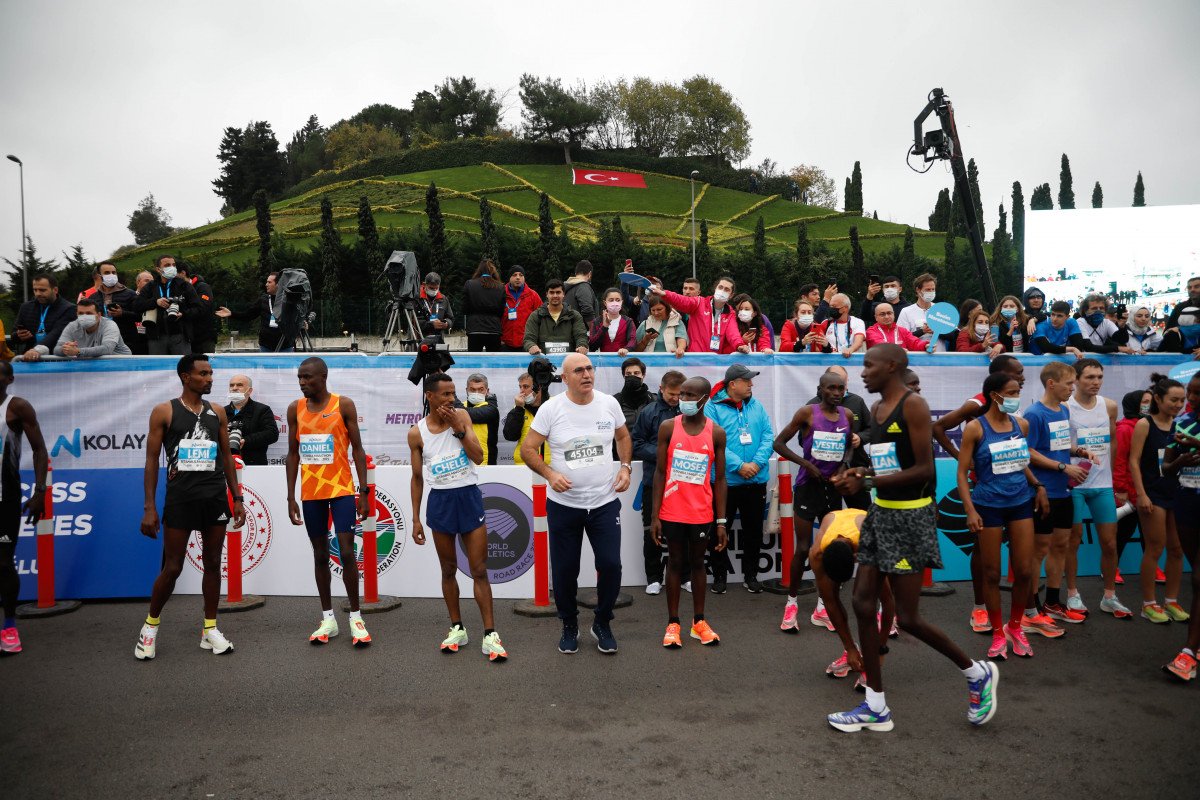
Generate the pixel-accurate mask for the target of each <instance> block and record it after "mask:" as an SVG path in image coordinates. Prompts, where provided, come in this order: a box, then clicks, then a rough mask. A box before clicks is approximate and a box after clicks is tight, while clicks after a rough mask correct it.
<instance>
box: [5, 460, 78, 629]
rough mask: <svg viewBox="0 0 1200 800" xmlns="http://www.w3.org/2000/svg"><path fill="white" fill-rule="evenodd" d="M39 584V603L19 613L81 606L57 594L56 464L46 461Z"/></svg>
mask: <svg viewBox="0 0 1200 800" xmlns="http://www.w3.org/2000/svg"><path fill="white" fill-rule="evenodd" d="M36 533H37V587H38V592H37V594H38V597H37V602H36V603H27V604H26V605H23V606H20V607H19V608H17V616H18V617H22V618H26V619H27V618H30V617H52V616H55V615H57V614H66V613H67V612H69V611H75V610H77V609H78V608H79V606H80V602H79V601H78V600H56V599H55V597H54V594H55V591H54V468H53V467H52V466H50V462H49V459H47V461H46V500H45V509H44V511H43V512H42V518H41V519H39V520H38V521H37V527H36Z"/></svg>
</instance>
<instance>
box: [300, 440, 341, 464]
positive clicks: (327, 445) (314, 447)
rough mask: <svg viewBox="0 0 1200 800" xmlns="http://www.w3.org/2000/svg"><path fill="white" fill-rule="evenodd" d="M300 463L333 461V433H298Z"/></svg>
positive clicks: (328, 462)
mask: <svg viewBox="0 0 1200 800" xmlns="http://www.w3.org/2000/svg"><path fill="white" fill-rule="evenodd" d="M300 463H301V464H332V463H333V434H332V433H302V434H300Z"/></svg>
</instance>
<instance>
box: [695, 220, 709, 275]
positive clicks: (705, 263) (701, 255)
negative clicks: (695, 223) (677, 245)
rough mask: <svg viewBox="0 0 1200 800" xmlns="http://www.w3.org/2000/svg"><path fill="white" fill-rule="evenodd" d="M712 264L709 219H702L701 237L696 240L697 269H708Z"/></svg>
mask: <svg viewBox="0 0 1200 800" xmlns="http://www.w3.org/2000/svg"><path fill="white" fill-rule="evenodd" d="M711 264H712V250H711V249H710V248H709V246H708V220H707V219H702V220H700V238H699V239H698V240H697V242H696V271H697V274H699V271H700V270H701V269H708V268H709V266H710V265H711Z"/></svg>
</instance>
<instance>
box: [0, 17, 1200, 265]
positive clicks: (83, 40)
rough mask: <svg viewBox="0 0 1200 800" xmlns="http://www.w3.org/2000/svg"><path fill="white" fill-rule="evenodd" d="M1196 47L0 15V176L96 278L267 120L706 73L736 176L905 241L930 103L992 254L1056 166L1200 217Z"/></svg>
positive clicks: (1084, 39)
mask: <svg viewBox="0 0 1200 800" xmlns="http://www.w3.org/2000/svg"><path fill="white" fill-rule="evenodd" d="M588 8H591V9H598V8H599V9H602V10H595V11H594V13H584V10H585V9H588ZM951 12H952V13H951ZM1198 40H1200V3H1197V2H1195V0H1180V1H1179V2H1152V3H1144V2H1142V3H1133V2H1098V1H1097V0H1091V1H1090V2H1057V1H1056V2H1053V3H1048V2H1045V1H1044V0H1040V1H1039V2H1021V1H1019V0H1016V1H1015V0H1006V2H1002V3H987V4H984V3H976V2H971V3H963V2H959V3H950V4H947V3H926V4H921V3H896V2H879V3H874V2H872V3H827V2H821V3H809V2H778V3H766V2H751V1H750V0H740V1H739V2H709V1H708V0H693V2H689V3H648V2H645V0H640V2H623V1H617V2H609V3H605V4H602V5H601V6H599V7H597V6H595V4H593V5H591V6H588V5H587V4H582V5H580V4H576V5H574V6H564V5H563V4H559V3H554V4H551V3H545V4H536V5H535V4H533V3H519V2H512V3H494V2H490V3H461V2H454V1H453V0H443V1H442V2H435V3H401V2H388V3H382V2H345V3H330V2H312V1H311V0H299V1H298V0H289V2H286V3H285V2H249V1H248V0H240V1H239V2H228V1H227V0H208V1H207V2H203V3H198V2H193V3H162V2H153V3H151V2H129V1H128V0H121V2H117V3H95V2H32V0H27V1H25V2H17V1H16V0H0V70H2V72H0V76H2V78H3V79H2V80H0V154H8V153H14V154H16V155H17V156H19V157H20V158H21V159H22V160H23V161H24V162H25V173H26V174H25V179H26V180H25V200H26V216H27V226H28V230H29V233H30V235H31V236H32V237H33V239H34V242H35V244H36V245H37V247H38V249H39V253H40V254H41V255H42V256H43V257H47V256H59V255H60V254H61V252H62V251H63V250H65V249H67V248H68V247H70V246H71V245H73V244H75V243H82V244H83V246H84V248H85V250H86V251H87V253H88V254H89V255H90V256H92V257H93V258H98V257H101V256H105V255H108V254H109V253H110V252H111V251H112V250H113V249H114V248H116V247H118V246H120V245H122V244H126V243H129V242H131V241H132V236H131V234H130V233H129V232H128V231H127V230H126V227H125V226H126V224H127V223H128V216H129V214H130V212H131V211H132V210H133V209H134V207H135V206H136V205H137V203H138V201H139V200H140V199H141V198H142V197H143V196H145V194H146V193H147V192H148V191H152V192H154V195H155V197H156V198H157V199H158V200H159V202H160V203H161V205H162V206H163V207H164V208H165V209H166V210H167V211H168V212H169V213H170V214H171V216H172V217H173V218H174V224H175V225H184V226H189V227H190V226H195V225H199V224H203V223H205V222H207V221H211V220H215V219H217V218H218V217H219V214H218V209H219V208H220V206H221V201H220V199H219V198H218V197H217V196H216V195H215V194H213V192H212V185H211V183H210V181H211V180H212V179H213V178H214V177H216V174H217V160H216V152H217V145H218V143H219V141H220V138H221V131H222V129H223V128H224V127H225V126H228V125H236V126H241V125H244V124H245V123H246V122H247V121H248V120H252V119H254V120H259V119H264V120H268V121H270V122H271V124H272V126H273V127H274V129H275V132H276V134H277V136H278V137H279V139H280V142H281V144H283V143H286V142H287V141H288V140H289V139H290V138H291V135H292V132H293V131H294V130H295V129H296V128H298V127H299V126H300V125H302V124H303V123H304V120H305V119H306V118H307V117H308V116H309V114H313V113H315V114H317V115H318V116H319V117H320V119H321V121H322V122H323V123H325V124H332V123H334V122H336V121H337V120H339V119H342V118H344V117H347V116H350V115H352V114H354V113H355V112H357V111H358V110H359V109H361V108H362V107H364V106H366V105H369V104H371V103H378V102H385V103H391V104H393V105H396V106H402V107H408V105H409V104H410V102H411V100H412V97H413V95H414V94H416V93H417V92H418V91H420V90H422V89H427V88H431V87H432V86H434V85H435V84H437V83H439V82H440V81H441V80H442V79H443V78H445V77H446V76H447V75H469V76H473V77H474V78H476V80H477V81H479V82H480V83H481V84H484V85H486V86H491V87H494V88H495V89H496V90H497V91H498V92H500V93H508V111H507V114H506V121H507V122H508V123H510V124H516V123H518V122H519V103H518V101H517V92H516V85H517V81H518V79H519V77H520V75H521V73H523V72H532V73H536V74H541V75H552V76H557V77H561V78H563V79H564V81H566V82H568V83H573V82H575V81H576V80H578V79H584V80H587V81H595V80H597V79H610V80H611V79H616V78H619V77H622V76H625V77H633V76H636V75H646V76H650V77H652V78H655V79H659V80H670V81H681V80H683V79H684V78H686V77H688V76H691V75H693V74H696V73H704V74H707V75H709V76H711V77H712V78H714V79H715V80H717V81H718V82H720V83H721V84H723V85H724V86H725V87H726V88H727V89H728V90H729V91H730V92H732V93H733V95H734V96H735V97H736V98H737V100H738V101H739V102H740V103H741V105H742V108H743V109H744V110H745V112H746V115H747V117H748V118H749V120H750V123H751V134H752V136H753V144H752V153H751V159H750V161H751V162H753V163H757V162H759V161H761V160H762V159H763V158H766V157H770V158H772V159H774V160H775V161H777V162H779V164H780V166H781V167H784V168H788V167H791V166H792V165H795V164H800V163H809V164H816V165H818V166H820V167H821V168H823V169H824V170H825V171H826V172H828V173H829V174H830V175H831V176H832V177H834V178H835V180H836V181H837V184H838V187H839V193H840V189H841V186H842V184H843V182H844V180H845V177H846V176H847V175H849V173H850V170H851V167H852V166H853V163H854V161H855V160H860V161H861V162H862V168H863V186H864V201H865V206H866V209H867V211H868V212H870V211H871V210H878V212H879V216H880V218H881V219H891V220H894V221H897V222H904V223H910V224H913V225H918V226H921V227H925V226H926V224H927V217H928V215H929V212H930V211H931V209H932V207H933V203H934V200H935V199H936V195H937V192H938V190H939V189H940V188H942V187H943V186H948V185H950V182H951V181H950V176H949V173H948V171H946V170H945V169H944V167H943V166H942V165H935V167H934V169H933V170H932V171H931V172H930V173H929V174H926V175H917V174H915V173H913V172H911V171H910V170H909V169H908V168H907V167H906V166H905V163H904V152H905V148H906V147H907V146H908V144H909V140H910V138H911V135H912V120H913V118H914V117H915V116H916V114H917V112H918V111H919V110H920V109H921V107H922V106H923V105H924V103H925V98H926V94H927V93H928V91H929V89H930V88H932V87H934V86H942V87H944V88H945V89H946V91H947V93H948V94H949V95H950V96H951V98H952V99H953V101H954V105H955V111H956V114H957V116H958V122H959V133H960V136H961V138H962V143H963V148H964V151H965V152H966V154H967V155H968V156H970V157H974V158H975V159H976V161H977V162H978V164H979V169H980V176H981V178H980V184H981V187H982V195H983V197H982V199H983V205H984V212H985V222H986V224H987V229H988V230H989V232H990V231H991V230H992V229H993V228H994V227H995V226H996V222H997V217H996V208H997V206H998V205H999V203H1000V202H1001V201H1002V200H1003V201H1004V202H1005V205H1006V207H1007V206H1008V205H1009V200H1008V198H1009V193H1010V187H1011V185H1012V182H1013V181H1014V180H1020V181H1021V182H1022V185H1023V186H1024V189H1025V197H1026V200H1028V197H1029V194H1030V192H1031V191H1032V189H1033V187H1034V186H1035V185H1036V184H1038V183H1042V182H1047V181H1048V182H1050V184H1051V185H1052V186H1053V187H1054V191H1055V193H1056V194H1057V190H1058V172H1059V159H1060V157H1061V154H1062V153H1063V152H1066V153H1067V154H1068V155H1069V156H1070V158H1071V167H1072V171H1073V173H1074V178H1075V195H1076V202H1077V204H1078V205H1079V206H1081V207H1083V206H1087V205H1089V204H1090V198H1091V190H1092V185H1093V183H1094V182H1095V181H1097V180H1099V181H1100V182H1101V184H1102V185H1103V188H1104V194H1105V202H1106V204H1107V205H1128V204H1130V202H1131V200H1132V193H1133V183H1134V179H1135V176H1136V173H1137V171H1138V170H1141V171H1142V173H1143V174H1144V176H1145V182H1146V196H1147V200H1148V202H1149V203H1150V204H1151V205H1168V204H1186V203H1196V202H1200V153H1198V150H1197V146H1196V135H1197V132H1198V131H1200V103H1198V102H1197V96H1198V95H1200V48H1197V46H1196V42H1197V41H1198ZM1189 76H1190V77H1189ZM0 168H2V170H3V171H2V172H0V255H2V256H6V257H8V258H10V259H12V260H14V261H16V260H18V258H19V246H20V238H21V236H20V210H19V191H18V174H17V173H18V171H17V166H16V165H15V164H13V163H11V162H8V161H0ZM1198 235H1200V232H1198ZM989 236H990V234H989Z"/></svg>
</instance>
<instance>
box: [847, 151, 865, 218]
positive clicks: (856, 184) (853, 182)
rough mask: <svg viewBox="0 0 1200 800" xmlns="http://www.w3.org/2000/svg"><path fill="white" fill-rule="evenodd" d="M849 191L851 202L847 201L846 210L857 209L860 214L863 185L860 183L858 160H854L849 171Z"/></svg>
mask: <svg viewBox="0 0 1200 800" xmlns="http://www.w3.org/2000/svg"><path fill="white" fill-rule="evenodd" d="M850 191H851V193H852V196H853V203H852V204H851V203H847V208H846V210H847V211H857V212H859V213H860V214H861V213H862V210H863V185H862V166H861V165H860V164H859V162H857V161H855V162H854V169H853V171H851V173H850Z"/></svg>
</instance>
